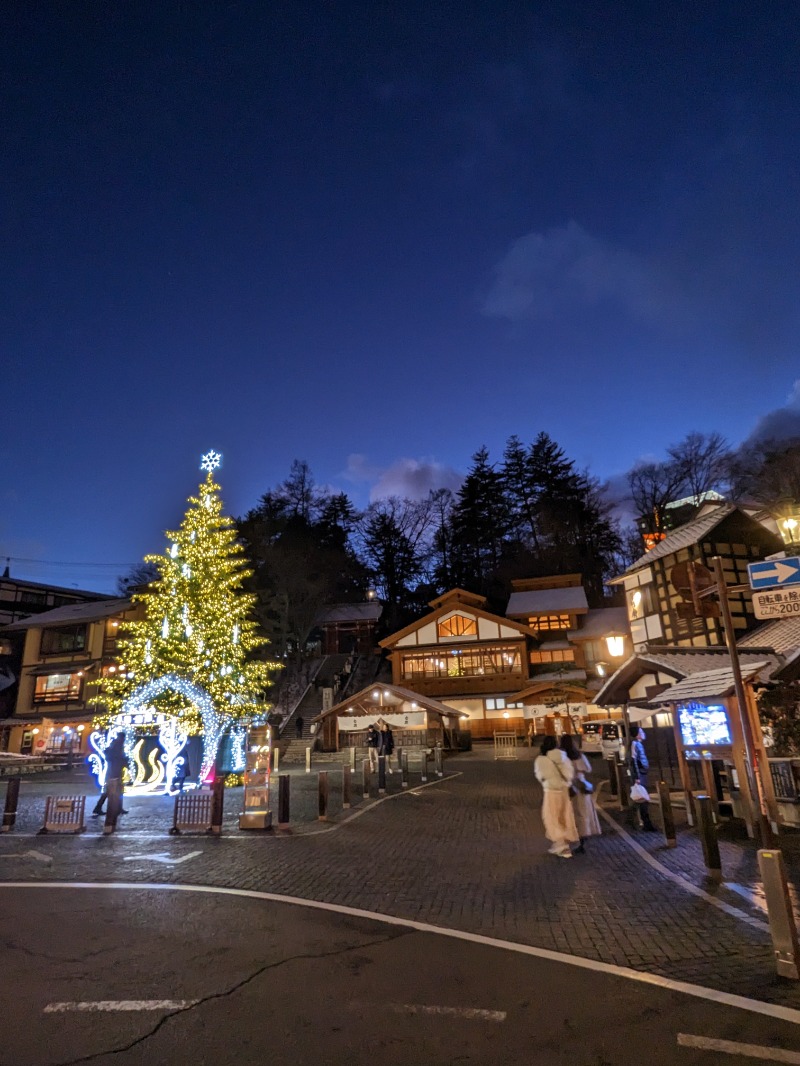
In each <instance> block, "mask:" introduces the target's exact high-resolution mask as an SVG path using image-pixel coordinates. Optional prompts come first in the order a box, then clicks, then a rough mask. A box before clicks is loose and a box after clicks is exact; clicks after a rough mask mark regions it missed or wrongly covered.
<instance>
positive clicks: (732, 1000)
mask: <svg viewBox="0 0 800 1066" xmlns="http://www.w3.org/2000/svg"><path fill="white" fill-rule="evenodd" d="M4 888H17V889H24V890H25V891H26V892H28V891H32V890H34V889H37V888H40V889H59V890H62V891H63V890H65V889H66V890H67V891H69V890H75V889H83V890H86V889H89V890H91V891H93V892H114V891H118V892H198V893H200V894H202V895H209V896H232V897H234V898H237V899H256V900H262V901H264V902H266V903H288V904H290V905H291V906H293V907H308V908H309V910H319V911H328V912H329V913H331V914H344V915H346V916H347V917H348V918H366V919H367V920H368V921H373V922H382V923H383V924H384V925H393V926H397V927H399V928H401V929H414V930H416V932H418V933H430V934H431V935H433V936H446V937H449V938H450V939H451V940H464V941H466V942H467V943H470V944H482V945H484V946H485V947H489V948H499V949H500V950H501V951H513V952H516V953H517V954H518V955H528V956H530V957H531V958H534V959H545V960H546V961H547V962H560V963H562V964H563V965H565V966H575V967H577V968H578V969H579V970H590V971H592V972H593V973H602V974H607V975H608V976H609V977H621V978H624V979H625V980H628V981H636V982H638V983H639V984H643V985H652V986H653V987H654V988H662V989H666V990H668V991H670V992H679V993H680V994H681V995H684V996H693V997H694V998H695V999H704V1000H707V1001H708V1002H709V1003H720V1004H722V1005H724V1006H726V1007H733V1008H735V1009H736V1010H746V1011H749V1012H750V1013H752V1014H762V1015H764V1016H765V1017H767V1018H778V1019H780V1020H781V1021H784V1022H789V1023H790V1024H792V1025H800V1010H796V1009H795V1008H794V1007H781V1006H779V1005H778V1004H777V1003H765V1002H764V1001H763V1000H760V999H750V998H748V997H747V996H738V995H735V994H734V993H732V992H721V991H719V990H718V989H716V988H705V987H704V986H703V985H693V984H689V982H688V981H675V980H673V979H672V978H671V977H662V976H661V975H660V974H655V973H646V972H645V971H643V970H633V969H631V968H630V967H628V966H617V965H615V964H614V963H611V962H598V961H597V960H595V959H585V958H582V957H581V956H580V955H567V954H566V953H563V952H560V951H551V950H550V948H536V947H533V946H532V945H530V944H518V943H515V942H514V941H513V940H499V939H497V938H496V937H491V936H483V935H482V934H480V933H468V932H466V931H464V930H463V929H448V928H446V927H445V926H441V925H429V924H428V923H427V922H417V921H414V920H413V919H411V918H398V917H397V916H396V915H394V914H383V913H381V912H380V911H367V910H363V909H361V908H360V907H345V906H344V905H343V904H341V903H321V902H319V901H318V900H314V899H303V898H302V897H301V896H282V895H279V894H278V893H276V892H257V891H256V890H255V889H250V888H216V887H214V886H213V885H180V884H178V885H169V884H157V883H153V882H146V881H143V882H137V881H0V891H2V890H3V889H4Z"/></svg>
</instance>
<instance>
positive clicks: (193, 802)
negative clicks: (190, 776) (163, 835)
mask: <svg viewBox="0 0 800 1066" xmlns="http://www.w3.org/2000/svg"><path fill="white" fill-rule="evenodd" d="M213 799H214V794H213V792H204V791H203V792H200V791H198V792H180V793H178V795H177V796H176V797H175V815H174V818H173V821H172V828H171V829H170V833H181V832H183V831H184V830H201V831H205V832H210V831H211V809H212V805H213Z"/></svg>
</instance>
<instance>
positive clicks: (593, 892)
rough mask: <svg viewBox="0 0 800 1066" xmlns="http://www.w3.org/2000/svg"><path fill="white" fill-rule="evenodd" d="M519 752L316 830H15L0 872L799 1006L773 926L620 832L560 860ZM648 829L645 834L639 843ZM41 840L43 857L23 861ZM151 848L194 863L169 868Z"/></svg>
mask: <svg viewBox="0 0 800 1066" xmlns="http://www.w3.org/2000/svg"><path fill="white" fill-rule="evenodd" d="M523 756H524V757H523V758H522V759H520V761H517V762H513V761H508V762H506V761H504V762H498V763H495V762H494V761H493V760H492V759H491V757H490V756H489V755H487V754H486V753H485V752H480V751H478V752H474V753H472V754H470V755H462V756H459V757H458V758H456V759H453V760H452V761H450V762H448V764H447V771H448V774H447V776H446V777H445V778H444V780H442V781H441V782H439V783H436V784H433V785H431V786H429V787H427V788H424V789H418V790H417V791H414V792H410V793H407V794H405V795H402V796H398V797H397V798H395V799H391V800H389V801H388V802H383V803H380V804H376V805H374V806H373V807H372V808H371V809H363V810H362V811H361V812H356V814H357V816H356V817H355V818H352V820H350V821H347V822H344V823H343V824H340V825H339V826H337V827H336V829H335V831H332V832H318V833H314V834H313V835H312V834H305V835H304V834H303V833H294V834H277V833H276V834H268V835H258V836H255V837H249V836H248V837H245V836H244V834H238V835H235V836H234V835H230V836H227V837H226V836H223V837H222V838H218V839H209V838H207V837H203V836H191V837H190V836H184V837H181V838H179V839H175V838H170V837H168V836H166V835H165V836H164V838H163V840H162V839H160V838H159V839H158V840H157V841H155V842H153V841H146V842H143V841H142V840H141V839H140V840H135V839H132V838H131V837H129V838H128V839H127V840H126V837H125V831H124V828H123V829H122V831H121V832H119V833H118V834H114V835H113V836H108V837H103V836H98V835H88V834H86V835H84V836H82V837H60V838H54V837H50V836H48V837H37V838H35V839H32V838H30V837H17V838H15V837H14V836H13V834H8V835H7V836H6V837H5V838H3V839H2V840H0V878H2V879H4V880H33V879H37V880H57V881H64V880H81V881H98V882H103V881H105V882H109V881H139V882H155V881H159V882H171V883H184V884H202V885H214V886H220V887H229V888H240V889H252V890H258V891H265V892H275V893H281V894H286V895H291V896H299V897H303V898H308V899H314V900H320V901H324V902H332V903H337V904H341V905H345V906H350V907H355V908H362V909H366V910H369V911H374V912H380V913H387V914H395V915H398V916H401V917H404V918H411V919H415V920H419V921H425V922H429V923H432V924H434V925H441V926H447V927H453V928H458V929H465V930H469V931H471V932H476V933H481V934H484V935H487V936H493V937H498V938H501V939H506V940H512V941H517V942H521V943H526V944H532V945H535V946H537V947H544V948H549V949H551V950H555V951H561V952H566V953H569V954H575V955H580V956H584V957H587V958H592V959H598V960H600V961H603V962H609V963H615V964H618V965H622V966H630V967H633V968H635V969H640V970H646V971H648V972H651V973H658V974H663V975H665V976H668V977H672V978H675V979H679V980H685V981H691V982H695V983H697V984H702V985H706V986H708V987H712V988H719V989H723V990H725V991H728V992H735V993H738V994H741V995H747V996H752V997H754V998H759V999H766V1000H769V1001H773V1002H779V1003H784V1004H787V1005H791V1006H794V1007H798V1008H800V990H798V989H797V988H796V987H795V985H794V984H792V983H790V982H784V981H781V980H779V979H778V978H777V977H776V976H775V974H774V965H773V961H772V949H771V945H770V941H769V937H768V934H767V932H766V931H765V929H764V928H755V927H754V926H753V925H751V924H747V923H746V922H744V921H743V920H741V918H737V917H735V916H733V915H731V914H729V913H725V912H723V911H721V910H719V909H718V908H716V907H714V906H712V905H711V904H709V902H708V901H707V900H704V899H702V898H699V897H697V896H693V895H691V894H689V893H687V892H684V891H682V890H681V889H680V887H678V886H676V884H675V883H674V881H672V880H670V879H669V878H666V877H664V876H663V875H661V874H660V873H659V872H658V871H656V870H654V869H652V868H651V867H650V866H649V865H648V864H646V863H645V862H644V861H643V860H642V858H641V857H640V856H639V855H637V854H636V852H635V851H634V850H632V849H631V848H630V846H629V845H628V843H627V842H626V840H625V839H624V838H622V837H621V836H619V835H618V834H616V833H615V832H613V831H607V832H606V833H605V834H604V836H603V837H602V838H601V839H596V838H595V839H593V840H591V841H590V842H589V843H588V844H587V854H586V855H584V856H575V857H574V858H573V859H572V860H570V861H568V862H565V861H564V860H562V859H556V858H554V857H551V856H549V855H548V854H547V850H546V848H547V842H546V841H545V840H544V837H543V833H542V826H541V821H540V818H539V814H538V808H539V805H540V802H541V793H540V791H539V788H538V785H536V784H535V783H534V781H533V773H532V765H531V762H530V760H529V758H528V755H527V753H523ZM643 839H644V840H646V835H645V834H640V835H639V836H638V837H637V840H643ZM658 839H659V838H654V839H653V840H651V841H649V842H648V843H647V847H648V849H650V848H652V849H655V848H656V847H657V843H656V842H657V841H658ZM31 850H33V851H35V852H36V856H30V854H27V855H26V853H29V852H30V851H31ZM192 852H194V853H195V854H194V855H193V856H192V858H185V857H186V856H188V855H190V854H191V853H192ZM197 852H199V853H200V854H197ZM155 854H158V855H161V856H163V857H167V858H168V860H169V859H172V860H175V859H182V858H183V859H184V861H181V862H179V863H177V864H176V865H169V864H168V863H160V862H157V860H156V858H155ZM681 854H688V849H687V850H685V851H684V852H682V851H680V850H679V852H678V855H679V857H680V856H681ZM658 857H659V859H661V857H662V856H661V855H659V856H658ZM669 861H675V862H677V861H678V860H677V859H674V860H673V859H670V860H669ZM690 865H691V863H690ZM732 902H733V903H734V904H737V903H742V904H743V903H744V901H742V900H737V899H733V900H732ZM743 909H744V908H743ZM761 918H762V919H763V915H762V916H761Z"/></svg>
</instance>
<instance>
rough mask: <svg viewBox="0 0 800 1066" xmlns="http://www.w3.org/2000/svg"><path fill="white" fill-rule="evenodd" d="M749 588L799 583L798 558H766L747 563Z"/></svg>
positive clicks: (799, 565)
mask: <svg viewBox="0 0 800 1066" xmlns="http://www.w3.org/2000/svg"><path fill="white" fill-rule="evenodd" d="M747 572H748V574H749V575H750V588H751V589H771V588H775V587H776V586H780V587H781V588H785V586H786V585H800V558H796V557H795V556H789V558H788V559H767V560H765V561H764V562H763V563H748V564H747Z"/></svg>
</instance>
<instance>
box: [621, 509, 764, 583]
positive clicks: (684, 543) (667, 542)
mask: <svg viewBox="0 0 800 1066" xmlns="http://www.w3.org/2000/svg"><path fill="white" fill-rule="evenodd" d="M706 508H707V509H706ZM706 508H704V509H703V510H702V511H701V513H700V514H699V515H698V517H697V518H695V519H693V521H691V522H687V523H686V525H683V526H678V528H677V529H673V530H672V532H671V533H668V534H667V535H666V537H665V538H664V539H663V540H662V541H659V543H658V544H656V546H655V548H651V549H650V551H649V552H645V553H644V555H642V556H640V557H639V558H638V559H637V560H636V562H635V563H631V565H630V566H629V567H628V569H627V570H626V571H625V574H633V573H635V572H636V571H637V570H641V569H642V567H643V566H649V565H650V564H651V563H652V562H653V561H654V560H655V559H664V558H666V556H667V555H673V554H674V553H675V552H678V551H680V550H681V548H689V547H691V546H692V545H693V544H697V543H699V542H700V541H701V540H702V539H703V537H705V536H707V535H708V534H709V533H710V532H711V530H712V529H715V528H716V527H717V526H718V525H719V524H720V522H722V520H723V519H725V518H727V517H728V515H731V514H733V512H734V511H736V510H738V508H737V507H736V505H735V504H732V503H721V504H707V505H706ZM741 513H742V514H743V515H744V514H745V512H744V511H742V512H741ZM746 517H748V518H749V517H750V516H749V515H747V516H746ZM625 574H623V575H621V576H620V577H616V578H614V583H616V582H619V581H621V580H622V577H624V576H625Z"/></svg>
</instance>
